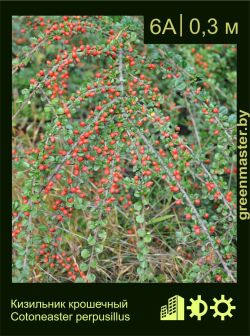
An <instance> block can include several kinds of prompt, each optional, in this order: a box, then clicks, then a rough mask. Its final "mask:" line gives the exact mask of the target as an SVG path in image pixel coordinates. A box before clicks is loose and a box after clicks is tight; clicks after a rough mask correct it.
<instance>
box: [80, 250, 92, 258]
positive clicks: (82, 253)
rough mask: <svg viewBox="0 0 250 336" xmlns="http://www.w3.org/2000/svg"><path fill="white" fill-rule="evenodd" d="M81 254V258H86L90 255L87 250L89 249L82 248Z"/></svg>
mask: <svg viewBox="0 0 250 336" xmlns="http://www.w3.org/2000/svg"><path fill="white" fill-rule="evenodd" d="M81 256H82V257H83V258H88V257H89V256H90V252H89V250H87V249H84V250H82V252H81Z"/></svg>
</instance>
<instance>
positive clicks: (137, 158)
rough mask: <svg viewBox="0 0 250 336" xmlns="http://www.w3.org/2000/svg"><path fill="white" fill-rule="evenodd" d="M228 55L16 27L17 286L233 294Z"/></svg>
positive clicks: (100, 33) (48, 24)
mask: <svg viewBox="0 0 250 336" xmlns="http://www.w3.org/2000/svg"><path fill="white" fill-rule="evenodd" d="M236 98H237V97H236V48H235V46H234V45H144V43H143V22H142V18H140V17H105V16H104V17H100V16H98V17H94V16H93V17H92V16H91V17H86V16H74V17H73V16H72V17H71V16H69V17H67V16H61V17H59V16H56V17H54V16H50V17H38V16H36V17H14V18H13V119H12V120H13V150H12V155H13V222H12V230H13V233H12V236H13V281H14V282H214V281H217V282H235V281H236V264H237V260H236V204H235V203H236V153H235V150H236Z"/></svg>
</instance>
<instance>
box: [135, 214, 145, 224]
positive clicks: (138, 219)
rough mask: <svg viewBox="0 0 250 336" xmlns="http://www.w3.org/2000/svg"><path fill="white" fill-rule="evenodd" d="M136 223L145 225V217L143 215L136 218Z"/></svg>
mask: <svg viewBox="0 0 250 336" xmlns="http://www.w3.org/2000/svg"><path fill="white" fill-rule="evenodd" d="M136 221H137V223H140V224H141V223H144V216H143V215H138V216H136Z"/></svg>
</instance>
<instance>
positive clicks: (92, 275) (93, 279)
mask: <svg viewBox="0 0 250 336" xmlns="http://www.w3.org/2000/svg"><path fill="white" fill-rule="evenodd" d="M95 279H96V276H95V274H93V273H89V274H88V275H87V280H88V281H89V282H95Z"/></svg>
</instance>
